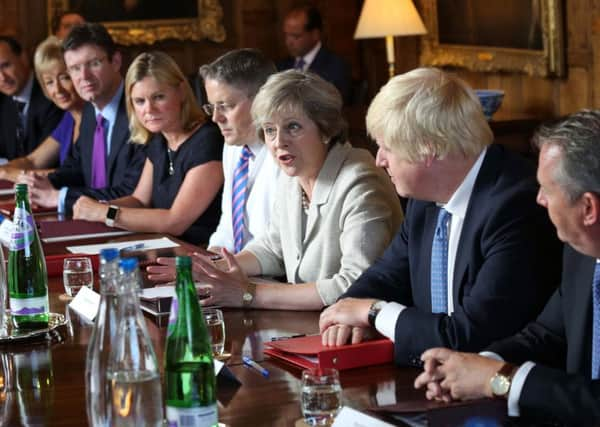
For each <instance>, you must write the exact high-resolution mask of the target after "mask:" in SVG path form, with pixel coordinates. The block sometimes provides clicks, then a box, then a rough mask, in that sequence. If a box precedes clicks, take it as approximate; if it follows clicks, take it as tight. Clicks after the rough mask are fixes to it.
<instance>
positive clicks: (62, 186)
mask: <svg viewBox="0 0 600 427" xmlns="http://www.w3.org/2000/svg"><path fill="white" fill-rule="evenodd" d="M63 48H64V51H65V53H64V55H65V63H66V65H67V71H68V72H69V75H70V76H71V80H72V81H73V84H74V85H75V89H76V90H77V93H79V96H81V98H83V99H84V100H86V101H88V103H86V105H85V107H84V109H83V115H82V119H81V125H80V132H79V138H78V139H77V142H76V144H75V145H74V146H73V149H72V150H71V153H70V154H69V156H67V158H66V159H65V161H64V163H63V164H62V165H61V166H60V167H59V168H58V169H56V170H55V171H54V172H53V173H51V174H50V175H48V176H47V177H45V176H43V175H40V174H37V173H35V172H29V173H28V174H27V176H25V177H24V178H23V181H24V182H26V183H27V184H28V185H29V188H30V198H31V201H32V203H35V204H37V205H40V206H44V207H57V208H58V212H59V213H67V214H71V212H72V206H73V204H74V203H75V201H77V199H78V198H79V197H80V196H81V195H87V196H90V197H94V198H95V199H98V200H111V199H116V198H119V197H122V196H125V195H128V194H131V193H132V192H133V190H134V189H135V186H136V185H137V182H138V180H139V177H140V174H141V172H142V167H143V164H144V160H145V152H144V147H143V146H140V145H139V144H131V143H130V142H129V122H128V119H127V111H126V108H125V96H124V95H125V94H124V88H123V86H124V85H123V78H122V77H121V74H120V68H121V53H120V52H119V51H118V50H117V49H116V45H115V43H114V41H113V40H112V38H111V36H110V35H109V34H108V32H107V31H106V28H104V27H103V26H102V25H100V24H95V23H85V24H82V25H78V26H75V27H73V29H72V30H71V32H70V33H69V35H68V36H67V38H66V39H65V41H64V42H63ZM98 118H100V121H98ZM100 123H101V124H100ZM98 150H100V151H98Z"/></svg>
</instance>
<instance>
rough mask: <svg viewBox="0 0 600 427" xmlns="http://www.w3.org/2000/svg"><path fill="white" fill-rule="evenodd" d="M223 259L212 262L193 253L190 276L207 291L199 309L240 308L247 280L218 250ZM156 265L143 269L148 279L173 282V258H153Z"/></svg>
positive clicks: (225, 253)
mask: <svg viewBox="0 0 600 427" xmlns="http://www.w3.org/2000/svg"><path fill="white" fill-rule="evenodd" d="M221 255H222V256H223V258H222V259H221V260H219V261H216V262H215V261H213V260H211V259H210V257H208V256H206V255H202V254H199V253H193V254H191V255H190V256H191V257H192V276H193V278H194V281H197V282H201V283H202V284H203V285H204V286H203V288H204V289H206V290H208V292H209V295H210V296H209V297H208V298H206V299H203V300H201V301H200V302H201V303H202V305H213V304H216V305H221V306H224V307H241V306H242V296H243V294H244V291H245V290H246V288H247V287H248V283H249V280H248V276H247V275H246V273H245V272H244V271H243V269H242V268H241V267H240V265H239V264H238V262H237V261H236V259H235V256H234V255H233V254H231V253H230V252H229V251H227V250H226V249H222V250H221ZM156 262H157V264H158V265H151V266H148V267H147V271H148V273H149V274H148V278H149V279H150V280H153V281H160V282H168V281H173V280H175V258H157V260H156Z"/></svg>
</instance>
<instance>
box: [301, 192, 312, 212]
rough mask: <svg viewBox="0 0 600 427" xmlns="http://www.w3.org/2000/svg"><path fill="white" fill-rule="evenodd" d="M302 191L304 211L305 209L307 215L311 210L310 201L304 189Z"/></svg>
mask: <svg viewBox="0 0 600 427" xmlns="http://www.w3.org/2000/svg"><path fill="white" fill-rule="evenodd" d="M300 191H301V192H302V209H304V212H305V213H307V212H308V210H309V209H310V200H308V196H307V195H306V193H305V192H304V190H303V189H302V188H301V189H300Z"/></svg>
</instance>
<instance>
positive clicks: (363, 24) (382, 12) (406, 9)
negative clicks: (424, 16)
mask: <svg viewBox="0 0 600 427" xmlns="http://www.w3.org/2000/svg"><path fill="white" fill-rule="evenodd" d="M426 32H427V30H426V29H425V25H424V24H423V21H422V20H421V17H420V16H419V12H417V9H416V8H415V5H414V4H413V2H412V0H365V3H364V4H363V8H362V11H361V13H360V18H359V19H358V25H357V26H356V32H355V33H354V38H355V39H368V38H374V37H385V36H413V35H418V34H425V33H426Z"/></svg>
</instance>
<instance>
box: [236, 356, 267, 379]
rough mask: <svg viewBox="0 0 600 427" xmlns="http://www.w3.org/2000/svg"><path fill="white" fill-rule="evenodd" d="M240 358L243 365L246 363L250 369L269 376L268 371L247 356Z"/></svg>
mask: <svg viewBox="0 0 600 427" xmlns="http://www.w3.org/2000/svg"><path fill="white" fill-rule="evenodd" d="M242 360H243V361H244V365H246V366H248V367H250V368H252V369H255V370H256V371H257V372H259V373H260V374H261V375H262V376H263V377H265V378H267V377H268V376H269V371H267V370H266V369H265V368H263V367H262V366H260V365H259V364H258V363H256V362H255V361H254V360H252V359H250V358H249V357H248V356H243V357H242Z"/></svg>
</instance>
